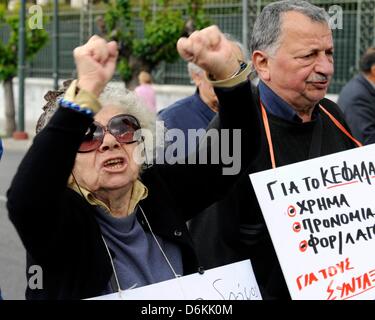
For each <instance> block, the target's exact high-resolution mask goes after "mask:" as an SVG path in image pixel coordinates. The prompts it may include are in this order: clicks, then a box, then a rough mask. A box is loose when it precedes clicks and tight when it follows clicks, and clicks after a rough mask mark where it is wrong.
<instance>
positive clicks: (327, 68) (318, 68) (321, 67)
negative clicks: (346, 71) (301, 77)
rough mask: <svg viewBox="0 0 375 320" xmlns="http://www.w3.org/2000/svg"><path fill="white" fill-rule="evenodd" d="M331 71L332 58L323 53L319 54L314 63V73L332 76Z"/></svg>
mask: <svg viewBox="0 0 375 320" xmlns="http://www.w3.org/2000/svg"><path fill="white" fill-rule="evenodd" d="M333 71H334V68H333V57H332V56H331V55H327V54H325V53H322V54H320V55H319V56H318V58H317V60H316V63H315V72H317V73H320V74H324V75H326V76H332V75H333Z"/></svg>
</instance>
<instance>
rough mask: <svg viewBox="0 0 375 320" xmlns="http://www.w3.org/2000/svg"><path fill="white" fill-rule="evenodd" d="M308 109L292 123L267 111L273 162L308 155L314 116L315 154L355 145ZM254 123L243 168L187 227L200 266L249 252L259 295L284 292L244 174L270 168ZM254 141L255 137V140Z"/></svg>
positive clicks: (239, 94) (331, 107) (332, 107)
mask: <svg viewBox="0 0 375 320" xmlns="http://www.w3.org/2000/svg"><path fill="white" fill-rule="evenodd" d="M243 89H244V88H242V90H241V88H237V89H236V95H234V96H232V97H233V101H232V103H233V105H236V106H240V105H244V104H245V102H242V101H243V100H242V99H244V97H245V96H246V92H244V91H243ZM253 92H254V100H255V101H257V102H258V103H257V105H256V108H257V110H260V104H259V98H258V94H257V92H256V91H255V90H253ZM320 104H321V105H322V106H323V107H325V108H326V109H327V110H328V111H329V112H330V113H331V114H332V115H333V116H334V117H335V118H336V119H337V120H338V121H339V122H340V123H341V124H343V125H344V126H345V127H346V128H347V130H348V131H350V130H349V128H348V127H347V125H346V124H345V121H344V119H343V114H342V112H341V111H340V109H339V108H338V106H337V105H336V104H335V103H333V102H332V101H330V100H327V99H323V100H322V101H320ZM244 107H245V105H244ZM249 107H252V106H249ZM314 114H315V116H314V119H313V120H312V121H311V122H306V123H296V122H290V121H287V120H284V119H281V118H278V117H276V116H273V115H272V114H269V113H268V120H269V125H270V131H271V136H272V140H273V147H274V152H275V158H276V166H277V167H279V166H283V165H287V164H291V163H295V162H298V161H303V160H307V159H309V158H311V157H310V156H309V154H310V150H311V141H312V134H313V131H314V128H316V126H317V123H318V118H319V117H320V119H321V124H322V130H321V136H320V138H321V145H320V147H319V152H318V153H319V155H320V156H324V155H328V154H331V153H335V152H339V151H344V150H348V149H351V148H354V147H355V145H354V143H353V142H352V141H351V140H350V139H349V138H348V137H347V136H346V135H345V134H344V133H343V132H342V131H340V130H339V129H338V128H337V127H336V126H335V124H334V123H333V122H332V121H331V120H330V119H329V118H328V116H327V115H326V114H325V113H323V112H322V111H321V110H320V109H319V107H318V106H316V107H315V112H314ZM238 116H239V117H242V114H241V113H239V114H238ZM259 119H260V117H256V118H251V119H248V122H249V123H248V126H249V127H251V126H258V125H259V124H257V121H259ZM219 123H220V117H215V118H214V119H213V122H212V123H211V126H212V127H215V126H218V125H219ZM260 126H261V128H262V130H261V134H260V136H253V137H252V139H250V141H251V143H250V144H248V145H247V147H246V148H247V149H249V150H251V152H254V156H255V158H254V160H253V161H251V163H250V165H249V166H248V167H247V168H243V169H244V173H243V174H242V176H241V177H240V179H239V180H238V181H237V182H236V184H235V186H234V187H233V188H232V190H231V192H230V193H229V195H228V196H227V197H226V198H225V199H224V200H222V201H220V202H219V204H218V212H216V213H211V214H209V215H205V216H199V217H198V218H199V224H198V223H195V224H194V225H193V226H192V227H191V228H190V232H191V234H192V237H193V240H194V243H195V244H196V248H197V252H198V257H199V258H200V259H201V262H202V263H203V265H204V267H206V268H212V267H216V266H220V265H223V264H228V263H232V262H235V261H240V260H243V259H248V258H250V259H251V262H252V265H253V269H254V273H255V277H256V279H257V282H258V284H259V286H260V289H261V292H262V295H263V298H264V299H275V298H277V299H280V298H281V299H282V298H290V296H289V293H288V290H287V287H286V283H285V280H284V277H283V275H282V272H281V268H280V265H279V262H278V260H277V256H276V253H275V250H274V247H273V245H272V242H271V239H270V235H269V233H268V230H267V227H266V225H265V221H264V218H263V215H262V213H261V210H260V207H259V204H258V201H257V199H256V196H255V192H254V190H253V187H252V184H251V182H250V178H249V174H250V173H254V172H259V171H263V170H267V169H271V168H272V165H271V159H270V154H269V149H268V143H267V138H266V135H265V130H264V127H263V124H261V125H260ZM256 142H260V146H257V145H256V144H255V143H256ZM242 151H244V150H242ZM306 170H308V168H306Z"/></svg>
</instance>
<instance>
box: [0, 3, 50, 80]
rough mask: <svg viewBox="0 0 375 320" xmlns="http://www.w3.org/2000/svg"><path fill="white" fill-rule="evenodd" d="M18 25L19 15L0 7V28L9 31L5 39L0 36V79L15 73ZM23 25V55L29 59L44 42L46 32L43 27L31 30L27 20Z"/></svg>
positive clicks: (8, 77) (46, 35) (46, 39)
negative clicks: (24, 39)
mask: <svg viewBox="0 0 375 320" xmlns="http://www.w3.org/2000/svg"><path fill="white" fill-rule="evenodd" d="M18 26H19V16H18V15H17V14H6V11H5V8H4V7H0V29H6V30H7V31H9V33H8V39H7V40H6V41H5V40H4V39H1V38H0V81H4V80H8V79H11V78H13V77H15V76H16V75H17V64H18ZM25 27H26V28H25V29H26V30H25V31H26V43H25V55H26V59H27V60H30V59H32V58H33V57H34V56H35V54H36V53H37V52H38V51H39V50H40V49H41V48H42V47H43V46H44V45H45V44H46V42H47V41H48V33H47V31H45V30H44V29H33V30H31V29H30V28H29V24H28V23H27V21H26V22H25Z"/></svg>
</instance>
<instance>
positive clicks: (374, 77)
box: [370, 64, 375, 79]
mask: <svg viewBox="0 0 375 320" xmlns="http://www.w3.org/2000/svg"><path fill="white" fill-rule="evenodd" d="M370 73H371V76H372V78H373V79H375V64H373V65H372V66H371V69H370Z"/></svg>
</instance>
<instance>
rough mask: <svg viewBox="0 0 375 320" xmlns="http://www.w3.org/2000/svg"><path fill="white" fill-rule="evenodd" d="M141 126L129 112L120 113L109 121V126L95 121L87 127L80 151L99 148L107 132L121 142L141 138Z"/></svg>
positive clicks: (130, 141)
mask: <svg viewBox="0 0 375 320" xmlns="http://www.w3.org/2000/svg"><path fill="white" fill-rule="evenodd" d="M139 129H141V126H140V124H139V121H138V120H137V118H135V117H133V116H131V115H129V114H119V115H117V116H114V117H113V118H111V119H110V120H109V121H108V124H107V126H103V125H101V124H100V123H98V122H96V121H94V122H93V123H92V124H91V125H90V127H89V128H88V129H87V132H86V134H85V137H84V138H83V141H82V143H81V146H80V147H79V149H78V152H90V151H94V150H96V149H98V148H99V147H100V146H101V144H102V143H103V140H104V136H105V134H106V133H107V132H109V133H110V134H111V135H113V136H114V137H115V139H116V140H117V141H118V142H119V143H121V144H130V143H134V142H137V141H140V140H141V132H140V131H139Z"/></svg>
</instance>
